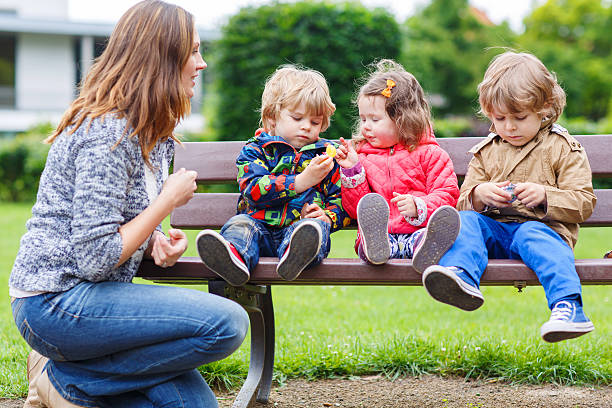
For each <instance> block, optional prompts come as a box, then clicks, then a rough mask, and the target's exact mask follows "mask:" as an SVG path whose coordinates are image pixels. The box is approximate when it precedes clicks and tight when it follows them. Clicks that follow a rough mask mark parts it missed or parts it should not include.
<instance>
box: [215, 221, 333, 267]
mask: <svg viewBox="0 0 612 408" xmlns="http://www.w3.org/2000/svg"><path fill="white" fill-rule="evenodd" d="M307 219H308V220H312V221H315V222H317V223H318V224H319V226H320V227H321V232H322V237H321V249H320V250H319V254H318V255H317V257H316V258H315V259H314V260H313V261H312V263H311V265H316V264H318V263H320V262H321V261H322V260H323V259H324V258H325V257H327V255H328V254H329V249H330V246H331V242H330V235H331V233H330V229H331V226H330V225H329V224H328V223H326V222H324V221H321V220H319V219H316V218H307ZM301 222H304V220H299V221H296V222H294V223H293V224H291V225H289V226H288V227H284V228H274V227H270V226H269V225H268V224H266V223H265V222H264V221H261V220H256V219H255V218H252V217H250V216H248V215H246V214H238V215H235V216H233V217H232V218H230V219H229V220H228V221H227V222H226V223H225V225H224V226H223V228H221V235H222V236H223V238H225V239H226V240H228V241H229V242H231V243H232V244H233V245H234V247H235V248H236V249H237V250H238V252H240V255H242V259H243V260H244V262H245V263H246V265H247V267H248V268H249V271H252V270H253V269H254V268H255V266H257V263H258V262H259V257H260V256H277V257H279V258H282V256H283V255H284V254H285V250H286V249H287V246H288V245H289V238H290V237H291V233H292V232H293V231H294V230H295V228H296V227H297V226H298V225H299V224H300V223H301Z"/></svg>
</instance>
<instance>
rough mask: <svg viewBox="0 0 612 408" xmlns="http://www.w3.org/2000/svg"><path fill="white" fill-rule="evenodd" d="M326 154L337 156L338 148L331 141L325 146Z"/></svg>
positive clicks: (332, 156)
mask: <svg viewBox="0 0 612 408" xmlns="http://www.w3.org/2000/svg"><path fill="white" fill-rule="evenodd" d="M325 154H327V155H328V156H329V157H331V158H332V159H333V158H334V157H335V156H336V148H335V147H334V145H333V144H331V143H328V144H327V147H326V148H325Z"/></svg>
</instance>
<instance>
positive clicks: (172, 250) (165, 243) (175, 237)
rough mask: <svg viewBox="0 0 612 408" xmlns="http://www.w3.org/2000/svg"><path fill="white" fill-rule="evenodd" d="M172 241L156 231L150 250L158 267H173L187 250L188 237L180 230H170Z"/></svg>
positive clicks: (150, 243)
mask: <svg viewBox="0 0 612 408" xmlns="http://www.w3.org/2000/svg"><path fill="white" fill-rule="evenodd" d="M168 235H169V236H170V239H167V238H166V237H165V236H164V234H162V233H161V232H159V231H157V230H156V231H154V232H153V236H152V237H151V241H150V242H149V248H150V250H151V257H152V258H153V260H154V261H155V264H156V265H159V266H161V267H162V268H166V267H168V266H172V265H174V264H175V263H176V261H177V260H178V259H179V258H180V257H181V255H183V253H184V252H185V250H186V249H187V243H188V241H187V236H186V235H185V233H184V232H183V231H181V230H180V229H170V230H168Z"/></svg>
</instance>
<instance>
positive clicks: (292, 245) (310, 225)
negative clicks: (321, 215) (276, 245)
mask: <svg viewBox="0 0 612 408" xmlns="http://www.w3.org/2000/svg"><path fill="white" fill-rule="evenodd" d="M322 239H323V232H322V231H321V227H320V226H319V224H317V222H316V221H312V220H304V221H302V222H300V223H299V224H298V226H297V227H295V229H294V230H293V232H292V233H291V237H290V238H289V246H288V247H287V249H285V253H284V255H283V257H282V258H281V259H280V261H279V262H278V266H277V267H276V273H278V275H279V276H280V277H281V278H283V279H285V280H294V279H295V278H297V277H298V276H300V274H301V273H302V271H303V270H304V269H306V267H307V266H308V265H310V263H311V262H312V261H314V259H315V258H316V257H317V254H318V253H319V251H320V250H321V241H322Z"/></svg>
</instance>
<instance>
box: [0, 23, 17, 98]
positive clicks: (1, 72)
mask: <svg viewBox="0 0 612 408" xmlns="http://www.w3.org/2000/svg"><path fill="white" fill-rule="evenodd" d="M0 107H5V108H6V107H10V108H13V107H15V36H14V35H11V34H0Z"/></svg>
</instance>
